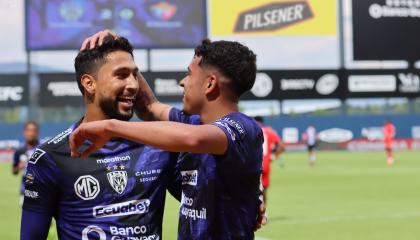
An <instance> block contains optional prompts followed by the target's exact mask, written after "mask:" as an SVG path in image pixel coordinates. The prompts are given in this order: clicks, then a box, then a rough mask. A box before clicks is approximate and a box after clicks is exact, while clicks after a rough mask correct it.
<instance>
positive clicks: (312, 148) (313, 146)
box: [308, 143, 316, 151]
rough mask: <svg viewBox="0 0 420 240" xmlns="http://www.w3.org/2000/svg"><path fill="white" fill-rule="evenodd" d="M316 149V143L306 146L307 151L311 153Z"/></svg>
mask: <svg viewBox="0 0 420 240" xmlns="http://www.w3.org/2000/svg"><path fill="white" fill-rule="evenodd" d="M315 148H316V143H315V144H313V145H308V151H313V150H315Z"/></svg>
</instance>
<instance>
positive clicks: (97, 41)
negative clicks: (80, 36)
mask: <svg viewBox="0 0 420 240" xmlns="http://www.w3.org/2000/svg"><path fill="white" fill-rule="evenodd" d="M107 36H112V37H113V38H114V39H116V38H118V36H117V34H115V33H113V32H111V31H110V30H108V29H105V30H103V31H99V32H97V33H95V34H93V35H92V36H90V37H88V38H86V39H85V40H84V41H83V43H82V47H80V51H83V50H86V49H87V46H89V49H93V48H94V47H95V46H96V45H98V46H101V45H102V43H103V42H104V38H105V37H107Z"/></svg>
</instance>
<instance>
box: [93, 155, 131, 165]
mask: <svg viewBox="0 0 420 240" xmlns="http://www.w3.org/2000/svg"><path fill="white" fill-rule="evenodd" d="M130 160H131V157H130V156H129V155H126V156H116V157H112V158H101V159H97V160H96V163H98V164H101V163H105V164H107V163H114V162H126V161H130Z"/></svg>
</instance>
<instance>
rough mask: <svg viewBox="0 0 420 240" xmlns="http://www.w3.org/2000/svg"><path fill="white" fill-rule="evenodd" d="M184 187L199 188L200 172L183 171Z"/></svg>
mask: <svg viewBox="0 0 420 240" xmlns="http://www.w3.org/2000/svg"><path fill="white" fill-rule="evenodd" d="M181 177H182V185H191V186H197V179H198V171H197V170H191V171H181Z"/></svg>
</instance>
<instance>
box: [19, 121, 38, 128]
mask: <svg viewBox="0 0 420 240" xmlns="http://www.w3.org/2000/svg"><path fill="white" fill-rule="evenodd" d="M29 125H34V126H35V127H36V129H39V125H38V123H37V122H35V121H27V122H26V123H25V124H24V125H23V129H26V128H27V127H28V126H29Z"/></svg>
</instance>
